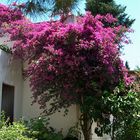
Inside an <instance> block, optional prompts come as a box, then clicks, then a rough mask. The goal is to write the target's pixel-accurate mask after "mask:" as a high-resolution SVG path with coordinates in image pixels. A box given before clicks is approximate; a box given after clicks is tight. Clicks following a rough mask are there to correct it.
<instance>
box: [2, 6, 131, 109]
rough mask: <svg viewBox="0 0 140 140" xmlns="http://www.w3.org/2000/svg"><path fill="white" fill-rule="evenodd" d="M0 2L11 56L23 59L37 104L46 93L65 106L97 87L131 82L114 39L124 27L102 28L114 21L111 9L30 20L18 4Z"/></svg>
mask: <svg viewBox="0 0 140 140" xmlns="http://www.w3.org/2000/svg"><path fill="white" fill-rule="evenodd" d="M0 7H1V8H0V21H1V24H0V25H2V23H3V24H4V25H5V23H6V24H7V25H8V27H6V31H7V32H9V33H11V40H14V41H15V43H14V46H13V54H14V56H15V57H18V58H21V59H23V60H28V68H27V69H26V73H25V75H26V76H27V77H29V78H30V86H31V89H32V92H33V96H34V97H35V101H37V99H38V102H39V104H40V105H41V106H42V107H46V106H45V105H46V102H47V101H48V100H50V99H51V97H54V98H55V97H56V99H57V100H56V104H55V103H54V104H55V105H58V106H59V105H60V106H61V104H62V103H63V104H65V103H66V104H68V105H69V104H71V103H74V102H77V101H78V100H79V99H80V98H79V97H80V96H81V95H93V96H96V95H98V94H101V93H98V92H97V91H96V90H97V89H101V91H102V90H105V89H108V90H112V89H114V87H115V86H116V85H117V84H118V82H119V81H120V80H122V81H124V82H125V83H126V84H129V83H130V82H131V78H129V77H128V74H127V70H126V68H125V67H124V65H123V62H122V60H121V59H120V52H119V44H118V42H120V41H121V40H122V38H124V36H123V33H122V32H123V31H126V30H127V29H125V28H124V27H122V26H118V27H104V24H103V22H106V23H111V22H115V21H116V19H114V18H113V17H112V16H111V15H110V14H107V15H106V16H100V15H97V16H96V17H93V16H92V15H91V14H90V13H87V14H86V15H85V16H84V17H81V18H78V19H77V22H76V23H68V24H64V23H62V22H60V21H52V22H41V23H31V22H30V21H29V20H27V19H26V18H24V16H23V15H22V13H21V11H20V10H18V9H17V8H12V9H10V8H8V7H6V6H3V5H0ZM9 23H10V24H9ZM4 27H5V26H4ZM120 32H121V36H120V35H119V34H120ZM125 41H126V40H125ZM38 97H40V99H39V98H38ZM59 99H61V100H59ZM54 104H53V105H54ZM54 107H55V106H54Z"/></svg>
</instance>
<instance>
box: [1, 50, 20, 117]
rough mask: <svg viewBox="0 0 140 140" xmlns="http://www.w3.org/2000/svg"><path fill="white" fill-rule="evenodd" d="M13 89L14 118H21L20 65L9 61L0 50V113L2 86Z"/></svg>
mask: <svg viewBox="0 0 140 140" xmlns="http://www.w3.org/2000/svg"><path fill="white" fill-rule="evenodd" d="M3 83H5V84H7V85H11V86H14V87H15V91H14V118H15V119H18V118H20V117H21V116H22V72H21V63H20V62H18V61H15V60H14V61H13V60H11V56H10V55H9V54H7V53H5V52H4V51H2V50H0V111H1V102H2V84H3Z"/></svg>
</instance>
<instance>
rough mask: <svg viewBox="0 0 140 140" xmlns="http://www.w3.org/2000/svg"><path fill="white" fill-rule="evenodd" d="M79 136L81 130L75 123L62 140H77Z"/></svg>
mask: <svg viewBox="0 0 140 140" xmlns="http://www.w3.org/2000/svg"><path fill="white" fill-rule="evenodd" d="M79 136H81V129H80V127H79V124H78V123H77V124H76V125H75V126H73V127H71V128H70V129H69V131H68V134H67V136H66V138H64V140H78V138H79Z"/></svg>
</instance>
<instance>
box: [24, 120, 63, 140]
mask: <svg viewBox="0 0 140 140" xmlns="http://www.w3.org/2000/svg"><path fill="white" fill-rule="evenodd" d="M48 121H49V119H46V118H43V117H39V118H35V119H31V120H30V121H28V122H26V124H27V128H28V131H27V135H28V136H29V137H31V138H34V139H37V140H62V139H63V135H62V133H61V132H56V131H55V129H53V128H52V127H49V122H48Z"/></svg>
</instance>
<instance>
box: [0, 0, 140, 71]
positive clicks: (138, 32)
mask: <svg viewBox="0 0 140 140" xmlns="http://www.w3.org/2000/svg"><path fill="white" fill-rule="evenodd" d="M115 1H116V3H117V4H121V5H123V6H127V8H126V13H127V14H128V15H130V18H132V19H135V22H134V24H133V25H132V29H133V30H134V33H131V34H130V35H129V36H130V39H131V41H132V44H129V45H126V46H125V47H124V50H123V55H122V59H123V60H124V61H128V64H129V66H130V68H131V69H135V68H136V67H137V66H139V67H140V0H135V1H134V0H115ZM0 3H5V0H0ZM84 7H85V5H84V0H83V1H81V3H80V9H82V11H84Z"/></svg>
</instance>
